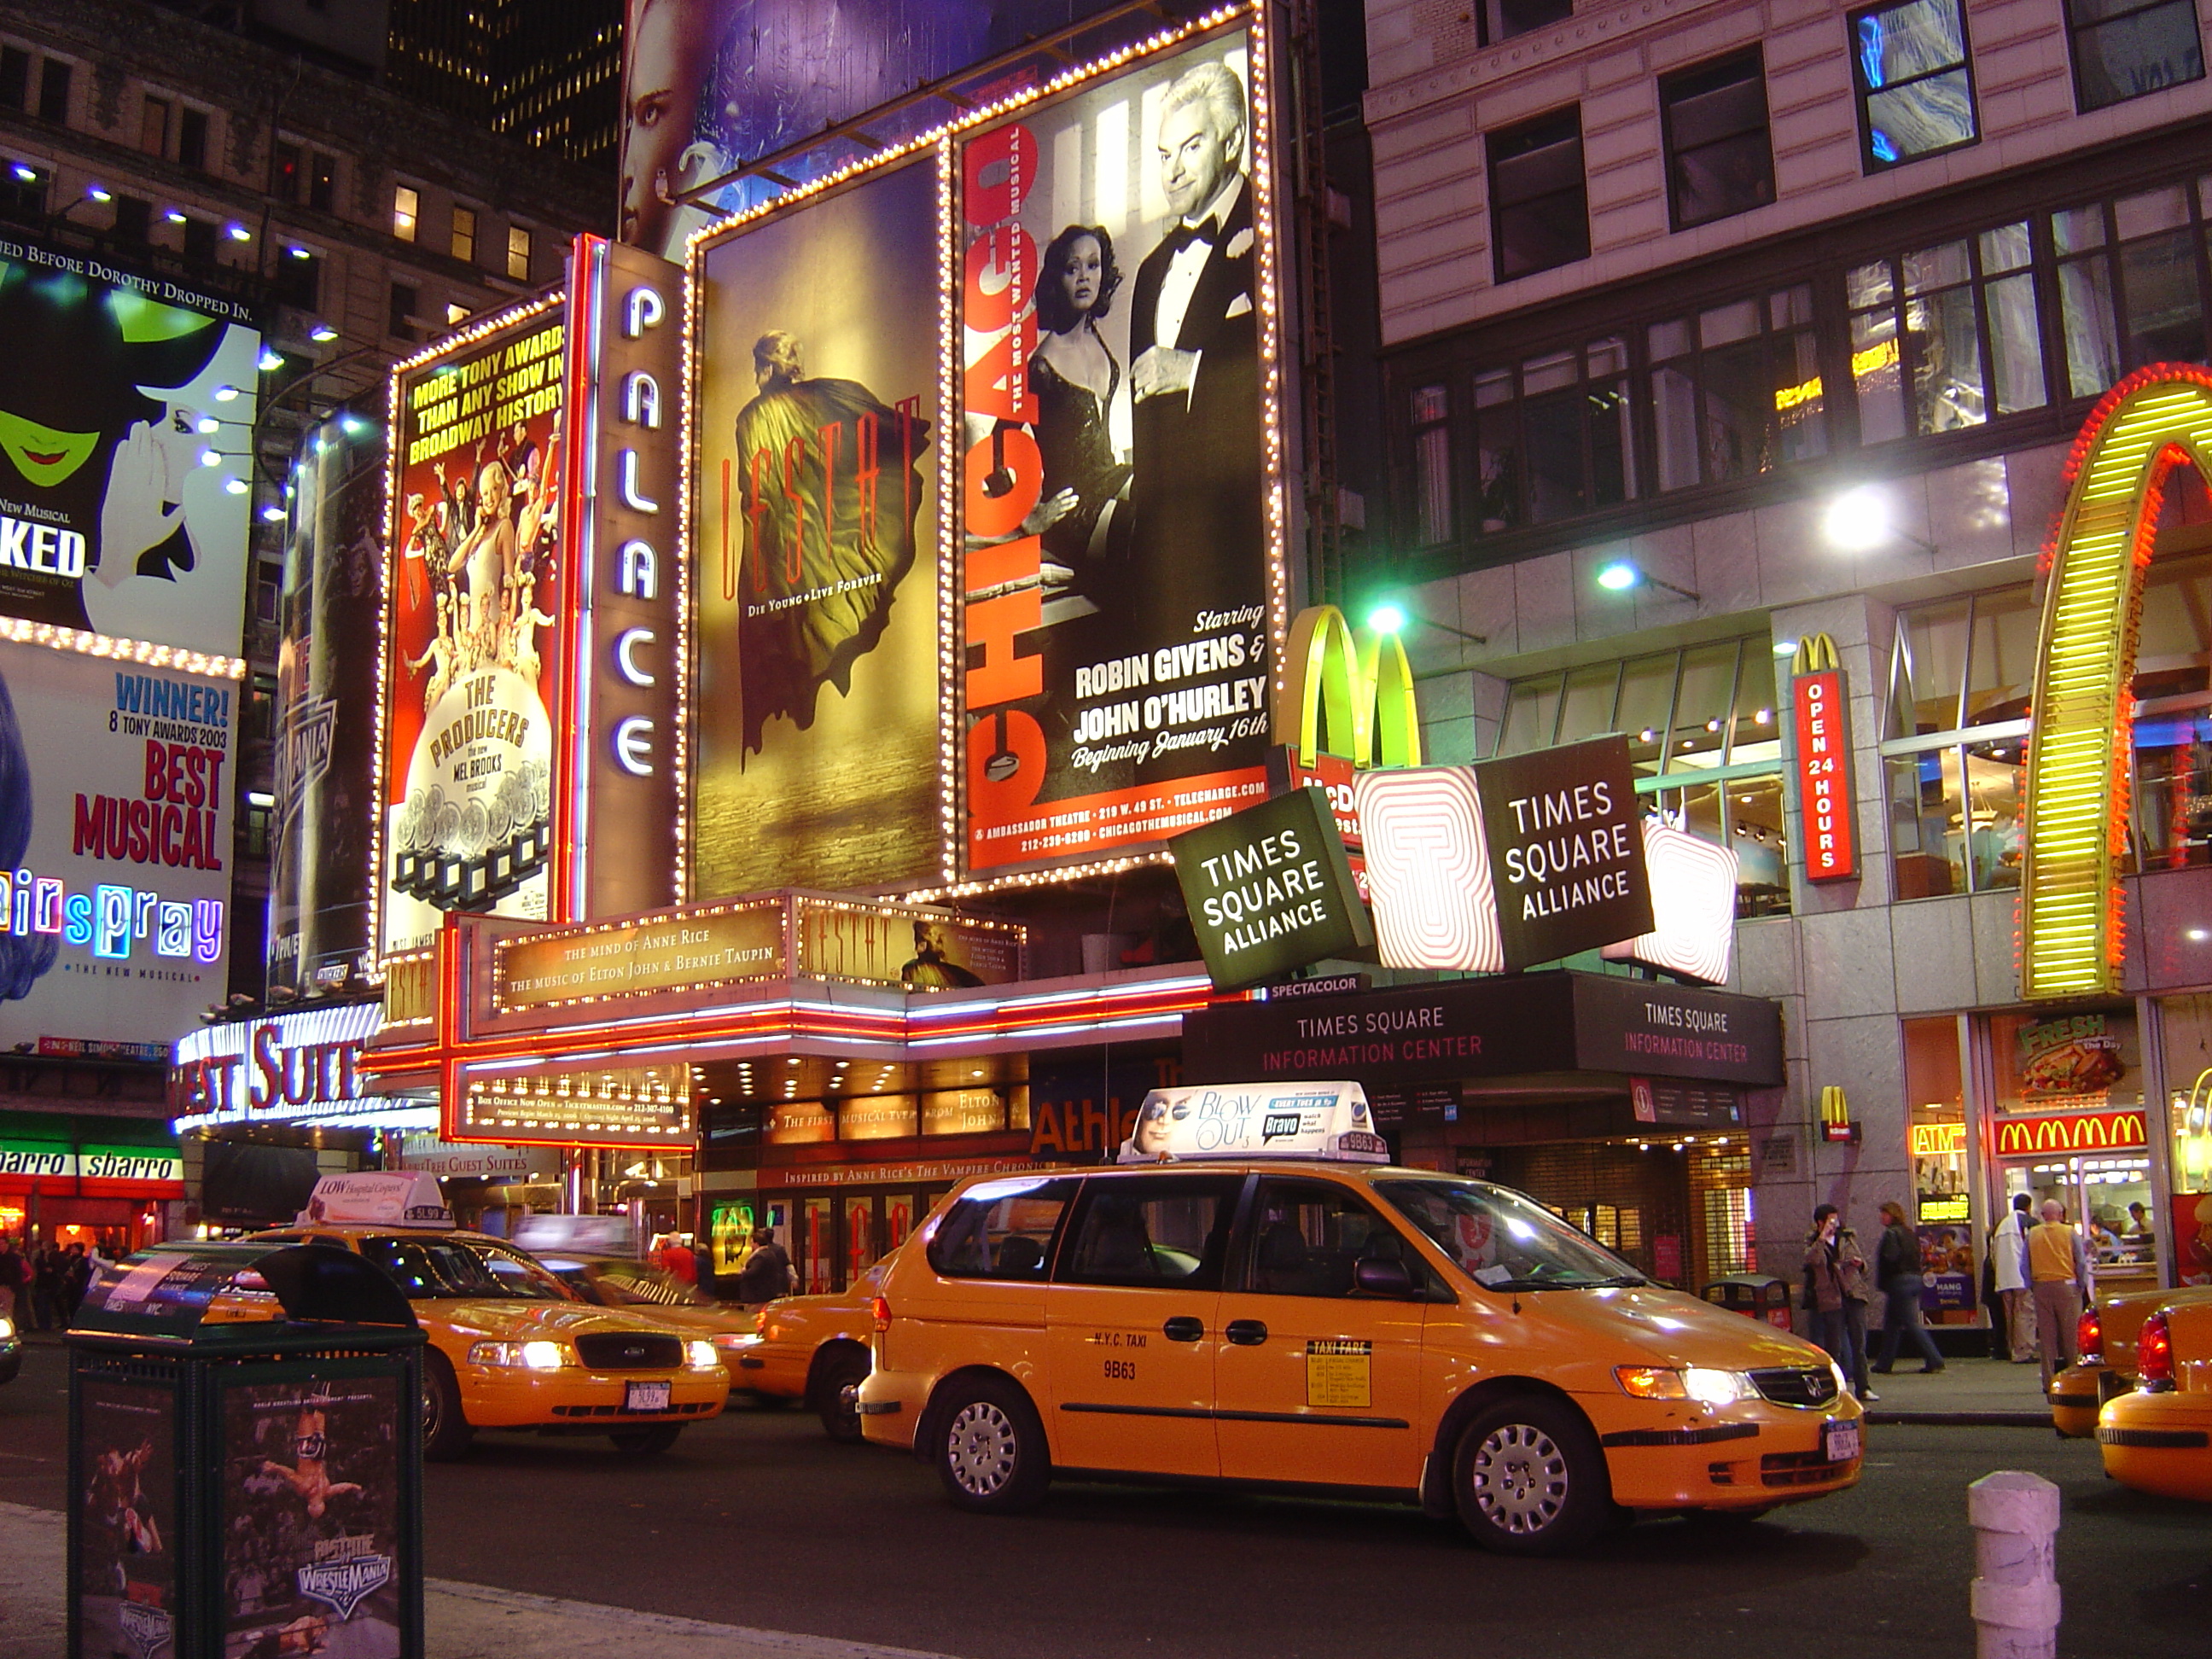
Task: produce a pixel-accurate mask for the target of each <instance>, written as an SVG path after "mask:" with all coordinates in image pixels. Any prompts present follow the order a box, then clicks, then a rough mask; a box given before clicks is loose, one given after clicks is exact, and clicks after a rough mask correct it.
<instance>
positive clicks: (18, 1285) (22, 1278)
mask: <svg viewBox="0 0 2212 1659" xmlns="http://www.w3.org/2000/svg"><path fill="white" fill-rule="evenodd" d="M30 1282H31V1270H30V1266H29V1264H28V1263H27V1262H26V1261H24V1259H23V1256H22V1253H21V1251H19V1250H17V1249H16V1248H15V1236H14V1235H13V1234H12V1233H0V1319H10V1318H13V1317H14V1316H15V1303H16V1299H17V1298H18V1297H20V1296H21V1294H22V1292H23V1291H24V1289H25V1288H26V1287H27V1285H29V1284H30Z"/></svg>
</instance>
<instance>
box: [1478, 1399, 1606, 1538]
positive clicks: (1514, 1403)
mask: <svg viewBox="0 0 2212 1659" xmlns="http://www.w3.org/2000/svg"><path fill="white" fill-rule="evenodd" d="M1610 1486H1611V1483H1610V1482H1609V1481H1608V1480H1607V1474H1606V1467H1605V1454H1604V1452H1603V1451H1602V1450H1601V1449H1599V1446H1598V1443H1597V1439H1596V1437H1595V1436H1594V1435H1593V1434H1592V1433H1591V1432H1590V1430H1589V1424H1587V1423H1586V1422H1584V1421H1583V1418H1582V1414H1581V1413H1578V1412H1577V1411H1576V1410H1575V1409H1574V1408H1573V1407H1571V1406H1567V1405H1563V1404H1561V1403H1560V1402H1559V1401H1553V1400H1547V1399H1546V1398H1544V1397H1543V1396H1542V1395H1521V1396H1519V1397H1518V1398H1516V1399H1511V1400H1505V1401H1500V1402H1499V1403H1498V1404H1497V1405H1495V1406H1493V1407H1491V1408H1490V1409H1489V1410H1488V1411H1486V1412H1484V1413H1482V1414H1481V1415H1480V1417H1477V1418H1476V1419H1474V1422H1472V1423H1470V1424H1468V1426H1467V1431H1466V1432H1465V1433H1463V1434H1462V1435H1461V1436H1460V1441H1459V1449H1458V1451H1457V1453H1456V1454H1455V1456H1454V1457H1453V1459H1452V1495H1453V1498H1454V1499H1455V1501H1456V1502H1457V1504H1458V1505H1459V1518H1460V1522H1461V1524H1462V1525H1463V1526H1464V1527H1466V1528H1467V1529H1468V1532H1469V1533H1471V1534H1474V1541H1475V1542H1476V1543H1478V1544H1480V1545H1481V1546H1482V1547H1484V1548H1485V1549H1490V1550H1496V1551H1498V1552H1499V1553H1503V1554H1507V1555H1550V1554H1553V1553H1557V1552H1559V1551H1561V1550H1569V1549H1572V1548H1573V1547H1575V1546H1576V1545H1577V1544H1580V1543H1582V1542H1583V1541H1585V1540H1587V1539H1588V1538H1589V1536H1590V1535H1591V1534H1593V1533H1595V1532H1596V1531H1597V1530H1598V1528H1601V1526H1603V1525H1604V1524H1605V1522H1607V1519H1608V1518H1609V1517H1610V1516H1611V1515H1612V1513H1613V1495H1612V1492H1611V1490H1610Z"/></svg>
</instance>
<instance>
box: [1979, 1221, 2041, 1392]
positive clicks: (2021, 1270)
mask: <svg viewBox="0 0 2212 1659" xmlns="http://www.w3.org/2000/svg"><path fill="white" fill-rule="evenodd" d="M2034 1202H2035V1200H2033V1198H2031V1197H2029V1196H2028V1194H2026V1193H2015V1194H2013V1195H2012V1208H2011V1209H2009V1210H2008V1211H2007V1212H2005V1218H2004V1219H2003V1220H2002V1221H2000V1222H1998V1223H1997V1225H1996V1231H1995V1232H1993V1233H1991V1234H1990V1261H1991V1262H1993V1263H1994V1264H1995V1265H1996V1276H1997V1294H1998V1295H1999V1296H2001V1297H2003V1298H2004V1309H2005V1346H2006V1347H2007V1349H2008V1351H2009V1354H2010V1358H2011V1359H2012V1362H2013V1364H2015V1365H2024V1364H2027V1362H2028V1361H2029V1360H2031V1359H2033V1358H2035V1302H2034V1291H2033V1285H2031V1284H2030V1282H2029V1280H2028V1276H2027V1233H2028V1227H2029V1225H2030V1224H2029V1221H2028V1213H2027V1212H2028V1210H2029V1208H2030V1207H2031V1206H2033V1204H2034Z"/></svg>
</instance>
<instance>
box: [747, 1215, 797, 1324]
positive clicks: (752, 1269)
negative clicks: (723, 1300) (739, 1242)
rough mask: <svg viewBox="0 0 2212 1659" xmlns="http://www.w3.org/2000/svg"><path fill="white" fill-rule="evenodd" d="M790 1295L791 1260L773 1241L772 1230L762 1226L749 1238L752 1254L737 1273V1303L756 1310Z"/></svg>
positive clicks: (773, 1231)
mask: <svg viewBox="0 0 2212 1659" xmlns="http://www.w3.org/2000/svg"><path fill="white" fill-rule="evenodd" d="M790 1294H791V1258H790V1256H788V1255H786V1254H785V1253H784V1249H783V1246H782V1245H781V1244H779V1243H776V1242H775V1229H774V1228H772V1227H763V1228H762V1229H761V1230H760V1231H758V1232H757V1233H755V1234H754V1235H753V1253H752V1254H751V1255H749V1256H747V1257H746V1258H745V1265H744V1267H742V1268H740V1269H738V1301H739V1302H740V1303H743V1304H746V1305H748V1306H751V1307H758V1306H760V1305H761V1304H763V1303H768V1302H773V1301H775V1299H776V1297H780V1296H788V1295H790Z"/></svg>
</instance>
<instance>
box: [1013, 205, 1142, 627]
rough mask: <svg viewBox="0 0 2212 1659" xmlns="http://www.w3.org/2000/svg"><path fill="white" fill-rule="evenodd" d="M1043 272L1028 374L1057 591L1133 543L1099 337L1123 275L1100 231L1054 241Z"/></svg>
mask: <svg viewBox="0 0 2212 1659" xmlns="http://www.w3.org/2000/svg"><path fill="white" fill-rule="evenodd" d="M1041 264H1042V270H1041V272H1040V280H1039V281H1038V283H1037V286H1036V319H1037V326H1038V329H1039V331H1040V337H1039V338H1038V341H1037V344H1036V350H1034V351H1032V352H1031V353H1030V368H1029V380H1030V392H1031V394H1032V395H1034V396H1035V398H1036V406H1037V412H1036V440H1037V448H1038V450H1039V451H1040V452H1041V453H1042V456H1043V459H1044V488H1043V499H1042V501H1040V502H1039V503H1038V507H1037V512H1036V515H1035V516H1036V520H1042V524H1041V526H1036V528H1041V529H1042V537H1043V543H1044V554H1045V563H1046V581H1047V583H1048V585H1056V584H1055V582H1054V579H1055V578H1057V581H1058V583H1059V584H1064V583H1066V582H1067V581H1069V580H1072V579H1073V578H1074V577H1075V576H1076V575H1077V574H1078V573H1080V572H1082V571H1083V570H1085V568H1087V567H1091V566H1095V565H1097V564H1099V563H1102V562H1106V561H1109V560H1111V559H1112V558H1113V557H1114V556H1115V555H1116V554H1117V553H1118V552H1119V551H1120V550H1121V547H1122V546H1123V544H1125V543H1126V541H1127V530H1128V526H1127V517H1128V513H1127V507H1128V502H1127V492H1128V485H1129V468H1128V466H1127V465H1126V464H1124V463H1122V462H1120V461H1117V460H1115V458H1114V443H1113V439H1112V436H1111V435H1110V433H1109V428H1108V416H1109V411H1110V410H1112V408H1113V405H1114V398H1115V393H1116V392H1119V391H1120V390H1121V364H1120V363H1119V362H1116V361H1115V356H1114V354H1113V352H1112V351H1111V350H1110V349H1109V348H1108V346H1107V344H1106V342H1105V340H1104V338H1103V337H1102V336H1101V335H1100V334H1099V332H1098V319H1100V318H1102V317H1103V316H1105V315H1106V314H1107V311H1108V309H1109V307H1110V306H1111V304H1112V302H1113V298H1114V290H1115V289H1117V288H1119V287H1120V286H1121V270H1120V268H1119V267H1117V266H1116V265H1115V263H1114V241H1113V239H1112V238H1111V237H1109V235H1108V234H1106V232H1105V229H1104V228H1103V227H1102V226H1097V225H1070V226H1068V227H1067V228H1066V229H1065V230H1063V231H1061V232H1060V234H1059V235H1057V236H1055V237H1054V238H1053V239H1052V241H1051V243H1050V244H1049V245H1048V246H1047V247H1046V249H1045V251H1044V258H1043V259H1042V262H1041ZM1025 527H1028V526H1025ZM1032 533H1034V528H1033V530H1032ZM1055 565H1057V566H1058V567H1060V570H1059V571H1054V569H1053V568H1052V567H1054V566H1055ZM1061 572H1065V573H1066V574H1060V573H1061Z"/></svg>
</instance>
